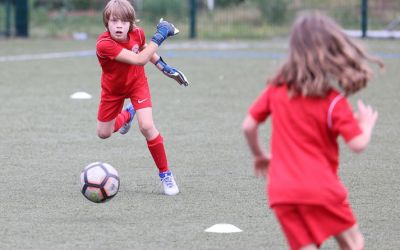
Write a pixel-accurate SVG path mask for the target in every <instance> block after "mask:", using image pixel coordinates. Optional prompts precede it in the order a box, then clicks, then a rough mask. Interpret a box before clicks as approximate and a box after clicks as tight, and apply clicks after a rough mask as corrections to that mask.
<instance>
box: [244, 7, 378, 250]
mask: <svg viewBox="0 0 400 250" xmlns="http://www.w3.org/2000/svg"><path fill="white" fill-rule="evenodd" d="M369 62H373V63H377V64H378V65H379V66H381V67H383V63H382V62H381V61H380V60H379V59H377V58H374V57H371V56H369V55H368V54H367V53H366V52H365V51H364V50H363V49H362V48H361V47H360V46H359V45H357V44H356V43H355V42H354V41H352V40H350V39H349V38H348V37H347V36H346V35H345V34H344V32H343V30H342V29H341V28H340V26H339V25H337V24H336V23H335V22H334V21H333V20H332V19H330V18H329V17H327V16H325V15H323V14H321V13H319V12H311V13H308V14H303V15H302V16H300V17H299V18H298V19H297V20H296V22H295V23H294V25H293V28H292V32H291V37H290V52H289V56H288V59H287V60H286V62H284V64H283V65H282V66H281V68H280V69H279V70H278V71H277V73H276V75H275V76H274V77H272V78H271V80H270V81H269V82H268V84H267V87H266V88H265V90H264V91H263V92H262V93H261V94H260V95H259V97H258V98H257V99H256V100H255V102H254V103H253V104H252V106H251V107H250V109H249V113H248V115H247V117H246V118H245V120H244V122H243V131H244V134H245V137H246V140H247V143H248V145H249V147H250V151H251V153H252V156H253V160H254V169H255V173H256V175H262V176H265V177H266V178H267V187H266V189H267V193H268V197H269V205H270V207H271V208H272V209H273V211H274V213H275V215H276V217H277V219H278V221H279V222H280V225H281V227H282V230H283V232H284V234H285V236H286V238H287V241H288V244H289V245H290V248H291V249H317V248H318V247H319V246H320V245H321V244H322V243H323V241H325V240H326V239H327V238H329V237H331V236H334V237H335V239H336V241H337V242H338V244H339V247H340V248H341V249H357V250H360V249H363V248H364V240H363V236H362V234H361V233H360V231H359V229H358V225H357V223H356V219H355V216H354V215H353V212H352V210H351V208H350V205H349V202H348V192H347V190H346V188H345V186H344V185H343V183H342V182H341V181H340V179H339V176H338V164H339V157H338V154H339V147H338V141H337V140H338V137H339V136H342V137H343V138H344V140H345V142H346V144H347V145H348V146H349V147H350V149H351V150H352V151H354V152H361V151H363V149H365V148H366V146H367V145H368V143H369V141H370V138H371V134H372V130H373V128H374V126H375V122H376V120H377V118H378V113H377V112H376V111H374V110H373V109H372V108H371V107H370V106H368V105H364V103H363V102H362V101H360V100H359V101H358V109H359V111H358V113H353V112H352V109H351V106H350V104H349V102H348V100H347V96H349V95H350V94H353V93H356V92H358V91H359V90H360V89H362V88H363V87H365V86H366V84H367V82H368V81H369V80H370V79H371V77H372V76H373V72H372V70H371V68H370V66H369V64H368V63H369ZM335 86H338V88H337V87H335ZM269 116H271V117H272V137H271V143H270V148H271V153H267V152H265V151H264V150H263V148H262V146H261V143H260V141H259V136H258V128H259V126H260V124H262V123H263V122H265V120H266V119H267V118H268V117H269Z"/></svg>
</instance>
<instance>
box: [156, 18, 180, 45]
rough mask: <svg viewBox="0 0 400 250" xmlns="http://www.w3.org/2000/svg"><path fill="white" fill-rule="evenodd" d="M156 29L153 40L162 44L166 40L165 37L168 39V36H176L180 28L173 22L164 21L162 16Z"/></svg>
mask: <svg viewBox="0 0 400 250" xmlns="http://www.w3.org/2000/svg"><path fill="white" fill-rule="evenodd" d="M156 29H157V31H156V33H154V35H153V37H152V38H151V40H152V41H153V42H155V43H156V44H157V45H158V46H160V45H161V43H162V42H164V40H165V39H167V37H170V36H174V35H176V34H178V33H179V30H178V29H177V28H175V26H174V25H173V24H172V23H169V22H167V21H164V20H163V19H162V18H161V19H160V22H159V23H158V24H157V27H156Z"/></svg>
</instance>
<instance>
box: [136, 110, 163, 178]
mask: <svg viewBox="0 0 400 250" xmlns="http://www.w3.org/2000/svg"><path fill="white" fill-rule="evenodd" d="M136 114H137V119H138V122H139V129H140V132H142V134H143V136H144V137H145V138H146V141H147V146H148V148H149V151H150V153H151V156H152V157H153V159H154V162H155V164H156V166H157V168H158V170H159V172H160V173H162V172H166V171H168V162H167V155H166V153H165V148H164V141H163V138H162V136H161V135H160V132H158V130H157V129H156V127H155V126H154V122H153V113H152V108H151V107H147V108H142V109H139V110H137V111H136Z"/></svg>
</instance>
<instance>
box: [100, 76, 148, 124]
mask: <svg viewBox="0 0 400 250" xmlns="http://www.w3.org/2000/svg"><path fill="white" fill-rule="evenodd" d="M127 98H129V99H130V100H131V103H132V105H133V107H134V108H135V110H139V109H142V108H148V107H152V103H151V95H150V89H149V85H148V84H147V82H146V83H143V84H136V85H135V86H134V87H133V88H132V90H131V91H129V94H127V95H115V94H110V93H107V92H106V91H104V90H102V91H101V99H100V104H99V110H98V113H97V120H99V121H100V122H109V121H112V120H114V119H115V118H116V117H117V116H118V114H119V113H120V112H121V110H122V109H123V106H124V101H125V99H127Z"/></svg>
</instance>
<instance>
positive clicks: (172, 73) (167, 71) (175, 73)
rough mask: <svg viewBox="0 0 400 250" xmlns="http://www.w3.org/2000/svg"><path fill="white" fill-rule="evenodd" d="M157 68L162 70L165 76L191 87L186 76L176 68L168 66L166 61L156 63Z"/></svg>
mask: <svg viewBox="0 0 400 250" xmlns="http://www.w3.org/2000/svg"><path fill="white" fill-rule="evenodd" d="M155 65H156V67H157V68H158V69H159V70H161V71H162V72H163V73H164V75H166V76H168V77H169V78H172V79H174V80H175V81H177V82H178V83H179V84H180V85H184V86H185V87H186V86H188V85H189V83H188V81H187V78H186V76H185V75H184V74H183V73H182V72H181V71H179V70H178V69H176V68H173V67H171V66H169V65H168V64H166V63H165V62H164V60H163V59H162V58H161V56H160V59H158V60H157V62H156V63H155Z"/></svg>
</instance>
